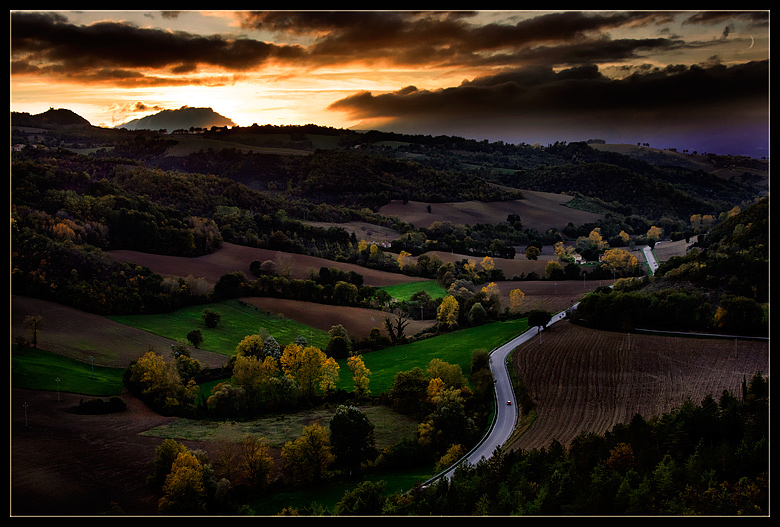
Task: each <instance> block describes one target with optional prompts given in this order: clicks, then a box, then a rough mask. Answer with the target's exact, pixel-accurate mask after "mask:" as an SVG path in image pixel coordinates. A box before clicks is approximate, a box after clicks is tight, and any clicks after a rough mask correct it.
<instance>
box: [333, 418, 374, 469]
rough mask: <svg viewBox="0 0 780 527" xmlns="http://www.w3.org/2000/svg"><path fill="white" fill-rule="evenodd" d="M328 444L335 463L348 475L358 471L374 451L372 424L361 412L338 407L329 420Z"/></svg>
mask: <svg viewBox="0 0 780 527" xmlns="http://www.w3.org/2000/svg"><path fill="white" fill-rule="evenodd" d="M329 428H330V444H331V448H332V449H333V454H334V455H335V456H336V463H337V464H338V465H339V466H340V467H342V468H343V469H344V470H346V471H348V473H350V474H352V473H357V472H359V471H360V466H361V464H362V463H363V462H364V461H366V460H367V459H368V458H369V456H370V455H371V454H372V453H373V451H374V424H373V423H372V422H371V421H369V419H368V416H366V414H365V413H363V411H361V410H360V409H359V408H357V407H355V406H351V405H340V406H339V407H338V408H337V409H336V412H335V413H334V414H333V417H332V418H331V419H330V423H329Z"/></svg>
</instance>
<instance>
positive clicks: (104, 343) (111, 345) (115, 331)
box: [11, 296, 225, 368]
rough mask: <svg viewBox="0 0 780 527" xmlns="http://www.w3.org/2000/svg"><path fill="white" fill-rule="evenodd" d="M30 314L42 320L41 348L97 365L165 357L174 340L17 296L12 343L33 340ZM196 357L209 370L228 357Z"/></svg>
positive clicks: (194, 353)
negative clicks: (26, 321)
mask: <svg viewBox="0 0 780 527" xmlns="http://www.w3.org/2000/svg"><path fill="white" fill-rule="evenodd" d="M27 315H34V316H40V317H42V319H43V321H42V323H41V328H40V331H39V333H38V348H40V349H45V350H47V351H51V352H53V353H58V354H60V355H64V356H66V357H70V358H72V359H75V360H79V361H82V362H89V361H90V357H94V364H95V365H96V366H107V367H109V368H126V367H127V365H128V364H129V363H130V361H133V360H135V359H137V358H138V357H140V356H141V355H143V354H144V353H146V351H147V350H148V349H150V348H151V349H154V350H155V351H156V352H157V353H160V354H165V353H168V352H169V351H170V349H171V344H173V343H174V341H173V340H170V339H166V338H164V337H160V336H158V335H154V334H152V333H148V332H146V331H142V330H139V329H135V328H131V327H129V326H125V325H123V324H119V323H117V322H113V321H112V320H109V319H108V318H106V317H101V316H99V315H93V314H91V313H86V312H84V311H80V310H78V309H74V308H72V307H68V306H63V305H61V304H56V303H54V302H47V301H45V300H37V299H34V298H26V297H20V296H13V297H12V298H11V340H12V341H13V340H14V339H15V338H16V337H18V336H22V337H25V338H27V339H29V331H28V329H27V327H26V326H25V324H24V319H25V317H26V316H27ZM192 357H193V358H195V359H197V360H198V361H200V363H201V364H202V365H203V366H206V367H218V366H223V365H224V363H225V357H223V356H222V355H219V354H216V353H210V352H208V351H203V350H197V349H195V350H192Z"/></svg>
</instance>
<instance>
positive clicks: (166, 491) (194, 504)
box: [158, 451, 206, 515]
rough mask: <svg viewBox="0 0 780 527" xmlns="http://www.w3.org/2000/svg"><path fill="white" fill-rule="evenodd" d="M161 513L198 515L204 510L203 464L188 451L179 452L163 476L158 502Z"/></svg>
mask: <svg viewBox="0 0 780 527" xmlns="http://www.w3.org/2000/svg"><path fill="white" fill-rule="evenodd" d="M158 507H159V510H160V513H161V514H176V515H198V514H203V513H204V512H206V489H205V486H204V483H203V465H201V463H200V461H198V459H197V458H196V457H195V455H193V454H192V453H191V452H189V451H185V452H181V453H179V454H178V456H177V457H176V460H175V461H174V462H173V465H172V467H171V472H170V473H169V474H168V476H167V477H166V478H165V485H164V486H163V496H162V498H160V500H159V502H158Z"/></svg>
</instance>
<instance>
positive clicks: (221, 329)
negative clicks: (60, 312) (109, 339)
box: [110, 300, 328, 356]
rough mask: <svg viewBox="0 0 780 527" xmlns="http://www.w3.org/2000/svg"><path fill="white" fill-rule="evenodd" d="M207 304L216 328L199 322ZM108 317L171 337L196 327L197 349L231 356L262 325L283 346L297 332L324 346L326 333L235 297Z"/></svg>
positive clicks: (183, 337) (184, 336) (183, 335)
mask: <svg viewBox="0 0 780 527" xmlns="http://www.w3.org/2000/svg"><path fill="white" fill-rule="evenodd" d="M206 307H208V308H209V309H211V310H212V311H215V312H217V313H219V314H220V315H221V319H220V322H219V324H218V325H217V327H216V328H207V327H206V325H205V324H204V323H203V319H202V315H203V310H204V309H205V308H206ZM110 318H111V320H114V321H115V322H119V323H121V324H125V325H127V326H131V327H134V328H139V329H143V330H145V331H149V332H150V333H154V334H156V335H161V336H164V337H167V338H170V339H174V340H186V339H187V333H189V332H190V331H192V330H194V329H199V330H200V332H201V334H202V335H203V343H202V344H201V345H200V348H201V349H204V350H208V351H213V352H215V353H219V354H222V355H226V356H231V355H233V354H234V353H235V351H236V345H238V343H239V342H241V340H242V339H243V338H244V337H246V336H247V335H253V334H256V333H258V332H259V331H260V328H265V329H266V330H267V331H268V333H269V334H270V335H272V336H273V337H274V338H275V339H276V340H277V341H278V342H279V344H280V345H281V346H282V347H284V346H286V345H287V344H289V343H290V342H292V341H293V340H295V338H296V337H298V336H299V335H303V336H304V337H306V339H307V340H308V342H309V344H311V345H313V346H317V347H320V348H322V349H325V347H326V346H327V344H328V334H327V332H325V331H322V330H318V329H315V328H312V327H311V326H307V325H305V324H301V323H299V322H295V321H294V320H290V319H288V318H284V317H280V316H278V315H270V314H268V313H266V312H264V311H262V310H260V309H258V308H256V307H254V306H250V305H248V304H246V303H244V302H239V301H238V300H225V301H222V302H217V303H213V304H209V305H208V306H192V307H187V308H183V309H179V310H177V311H174V312H173V313H164V314H157V315H127V316H112V317H110Z"/></svg>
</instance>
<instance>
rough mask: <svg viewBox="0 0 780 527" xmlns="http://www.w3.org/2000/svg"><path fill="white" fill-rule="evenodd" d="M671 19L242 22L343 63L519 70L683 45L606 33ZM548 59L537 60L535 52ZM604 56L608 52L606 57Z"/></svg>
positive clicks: (377, 16)
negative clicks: (303, 40) (305, 38)
mask: <svg viewBox="0 0 780 527" xmlns="http://www.w3.org/2000/svg"><path fill="white" fill-rule="evenodd" d="M671 15H672V13H652V12H620V13H607V12H603V13H602V12H597V13H583V12H564V13H551V14H545V15H539V16H535V17H532V18H530V19H526V20H522V21H520V22H517V23H515V24H511V23H506V22H505V23H490V24H485V25H479V24H474V23H472V20H471V19H472V17H473V16H474V13H470V12H422V13H419V12H362V11H359V12H308V11H303V12H296V11H291V12H256V13H248V14H246V17H245V18H244V19H243V24H244V26H245V27H247V28H253V29H264V30H268V31H272V32H277V33H280V34H293V35H310V36H315V37H316V40H315V41H314V42H313V43H312V45H311V46H310V47H309V53H310V55H311V56H312V57H318V58H320V59H321V60H324V59H325V57H328V56H330V57H342V59H343V60H347V59H354V60H363V61H365V60H367V59H370V58H384V59H385V60H389V61H392V62H394V63H397V64H423V63H428V64H431V65H434V64H435V65H444V66H454V65H461V66H465V65H473V66H476V65H482V64H495V63H499V62H501V61H507V62H508V63H513V64H517V61H518V60H520V61H521V62H522V63H534V62H536V63H541V62H542V61H546V63H550V62H549V61H550V60H551V59H552V60H553V61H554V62H555V63H556V64H569V63H572V60H570V59H562V58H561V57H565V56H567V55H569V56H572V54H574V56H576V54H577V53H579V54H581V55H587V60H589V61H596V60H616V59H623V58H628V57H633V56H635V55H636V53H637V51H640V50H643V51H653V50H654V49H657V48H659V47H667V48H668V47H671V46H674V45H679V42H676V43H675V42H671V43H670V42H668V41H666V39H648V40H623V41H618V42H611V41H609V39H605V38H603V37H602V35H601V32H603V31H605V30H609V29H616V28H619V27H623V26H632V27H637V26H645V25H651V24H655V25H659V24H663V23H667V22H669V21H670V17H671ZM539 45H547V46H562V47H561V48H560V51H558V52H556V51H555V50H556V48H553V47H548V48H544V49H543V51H544V54H543V55H540V56H539V57H534V56H533V51H532V48H533V47H534V46H539ZM600 53H604V55H603V57H602V56H601V55H600Z"/></svg>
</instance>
